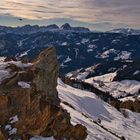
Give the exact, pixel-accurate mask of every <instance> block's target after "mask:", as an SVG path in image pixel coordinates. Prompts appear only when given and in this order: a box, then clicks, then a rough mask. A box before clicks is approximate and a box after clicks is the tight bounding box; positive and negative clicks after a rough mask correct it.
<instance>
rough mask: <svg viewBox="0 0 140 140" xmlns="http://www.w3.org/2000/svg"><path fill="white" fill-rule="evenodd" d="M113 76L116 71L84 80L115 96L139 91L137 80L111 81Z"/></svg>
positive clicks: (139, 83)
mask: <svg viewBox="0 0 140 140" xmlns="http://www.w3.org/2000/svg"><path fill="white" fill-rule="evenodd" d="M115 76H116V72H115V73H108V74H105V75H102V76H96V77H92V78H89V79H86V80H84V81H85V82H86V83H89V84H91V85H93V86H94V87H96V88H98V89H100V90H102V91H104V92H109V93H110V94H111V95H112V96H113V97H115V98H118V97H126V96H128V95H135V94H137V93H138V92H139V90H140V82H139V81H135V80H123V81H113V78H114V77H115ZM112 81H113V82H112ZM126 99H130V98H125V99H124V100H126ZM131 100H132V99H131ZM122 101H123V100H122Z"/></svg>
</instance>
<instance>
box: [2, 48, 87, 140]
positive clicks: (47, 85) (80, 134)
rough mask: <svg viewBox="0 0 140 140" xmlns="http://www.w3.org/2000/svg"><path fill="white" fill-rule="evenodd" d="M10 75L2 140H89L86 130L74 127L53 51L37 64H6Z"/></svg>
mask: <svg viewBox="0 0 140 140" xmlns="http://www.w3.org/2000/svg"><path fill="white" fill-rule="evenodd" d="M4 63H6V65H5V70H7V71H8V72H9V74H10V76H9V75H8V77H7V78H5V79H3V80H2V82H1V83H0V126H1V127H0V140H7V139H8V138H11V139H22V140H29V139H30V138H31V137H33V136H36V135H41V136H45V137H50V136H53V137H54V138H55V139H56V140H63V139H67V140H85V139H86V137H87V132H86V128H85V127H84V126H82V125H76V126H72V125H71V123H70V115H69V113H67V111H66V110H64V109H63V108H62V107H61V106H60V100H59V98H58V93H57V90H56V86H57V78H58V70H59V66H58V62H57V59H56V54H55V49H54V48H53V47H50V48H48V49H46V50H44V51H43V52H41V53H40V55H39V56H38V57H37V58H36V59H35V60H34V61H33V63H30V64H28V63H20V65H19V63H18V64H17V62H13V61H9V62H4Z"/></svg>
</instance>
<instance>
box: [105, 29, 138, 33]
mask: <svg viewBox="0 0 140 140" xmlns="http://www.w3.org/2000/svg"><path fill="white" fill-rule="evenodd" d="M108 32H109V33H122V34H127V35H140V29H139V30H138V29H131V28H118V29H113V30H111V31H108Z"/></svg>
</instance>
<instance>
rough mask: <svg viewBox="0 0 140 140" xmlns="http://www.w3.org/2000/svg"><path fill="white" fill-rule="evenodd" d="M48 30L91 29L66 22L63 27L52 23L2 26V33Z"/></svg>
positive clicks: (29, 32) (79, 30)
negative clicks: (46, 24) (45, 24)
mask: <svg viewBox="0 0 140 140" xmlns="http://www.w3.org/2000/svg"><path fill="white" fill-rule="evenodd" d="M47 31H70V32H89V31H90V30H89V29H88V28H85V27H72V26H71V25H70V24H68V23H65V24H64V25H62V26H61V27H59V26H57V25H56V24H51V25H48V26H38V25H25V26H18V27H7V26H0V34H7V33H14V34H33V33H38V32H47Z"/></svg>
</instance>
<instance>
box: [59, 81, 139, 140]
mask: <svg viewBox="0 0 140 140" xmlns="http://www.w3.org/2000/svg"><path fill="white" fill-rule="evenodd" d="M57 89H58V92H59V97H60V99H61V101H62V104H61V105H62V106H63V108H65V109H66V110H68V111H69V112H70V115H71V121H72V123H73V124H77V123H81V124H83V125H85V126H86V127H87V129H88V134H89V135H88V138H87V139H88V140H105V139H108V140H117V139H119V138H118V137H116V136H114V135H113V134H111V133H110V132H108V131H105V130H104V129H103V128H102V127H100V126H99V125H97V124H96V123H93V122H94V121H97V120H98V119H100V120H101V125H103V126H104V127H105V128H107V129H108V130H110V131H111V132H113V133H115V134H117V135H118V136H120V137H121V136H124V137H125V138H126V139H127V140H139V138H140V133H139V131H140V118H139V117H140V114H137V113H132V112H131V111H128V110H126V112H127V113H128V116H129V117H128V118H125V117H124V116H123V115H122V114H121V113H120V112H118V111H117V110H116V109H115V108H114V107H112V106H110V105H108V104H107V103H105V102H103V101H102V100H101V99H99V98H98V97H97V96H96V95H94V94H93V93H90V92H87V91H82V90H79V89H75V88H72V87H70V86H68V85H65V84H63V83H62V82H61V81H60V80H58V87H57Z"/></svg>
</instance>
